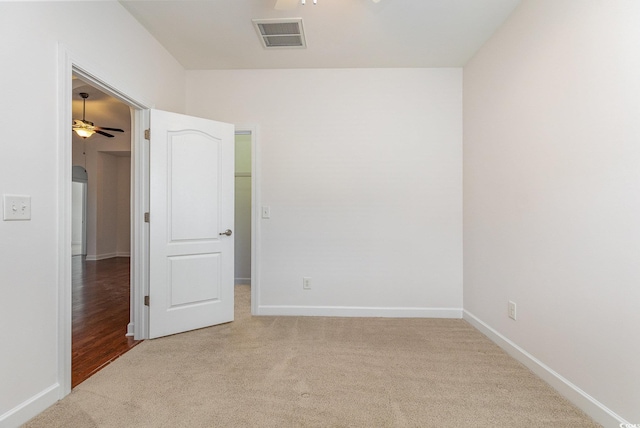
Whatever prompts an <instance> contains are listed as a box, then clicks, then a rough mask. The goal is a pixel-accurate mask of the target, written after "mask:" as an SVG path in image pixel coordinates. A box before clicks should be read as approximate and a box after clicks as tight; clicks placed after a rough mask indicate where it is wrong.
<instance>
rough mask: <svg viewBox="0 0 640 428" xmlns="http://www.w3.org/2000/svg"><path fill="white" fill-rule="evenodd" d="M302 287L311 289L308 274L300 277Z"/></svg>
mask: <svg viewBox="0 0 640 428" xmlns="http://www.w3.org/2000/svg"><path fill="white" fill-rule="evenodd" d="M302 288H303V289H305V290H311V278H309V277H308V276H305V277H304V278H302Z"/></svg>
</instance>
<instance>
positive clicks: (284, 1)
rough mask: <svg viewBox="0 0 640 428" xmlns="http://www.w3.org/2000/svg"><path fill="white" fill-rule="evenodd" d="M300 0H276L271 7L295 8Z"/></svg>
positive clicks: (276, 8) (279, 8) (277, 8)
mask: <svg viewBox="0 0 640 428" xmlns="http://www.w3.org/2000/svg"><path fill="white" fill-rule="evenodd" d="M299 3H300V0H276V5H275V6H274V7H273V8H274V9H275V10H291V9H295V8H296V7H297V6H298V4H299Z"/></svg>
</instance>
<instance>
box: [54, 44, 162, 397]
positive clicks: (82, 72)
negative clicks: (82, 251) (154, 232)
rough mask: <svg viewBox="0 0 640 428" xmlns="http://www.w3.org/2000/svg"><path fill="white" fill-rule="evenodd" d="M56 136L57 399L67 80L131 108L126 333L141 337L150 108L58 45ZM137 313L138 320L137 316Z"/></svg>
mask: <svg viewBox="0 0 640 428" xmlns="http://www.w3.org/2000/svg"><path fill="white" fill-rule="evenodd" d="M58 52H59V56H58V102H59V109H58V112H59V113H58V138H57V166H58V168H57V180H56V184H57V192H56V194H57V200H58V206H57V211H56V213H57V225H58V236H57V248H58V257H57V258H58V275H57V289H58V364H57V365H58V376H57V377H58V385H59V387H60V388H59V397H58V398H60V399H61V398H63V397H64V396H66V395H68V394H69V393H70V392H71V341H72V300H71V299H72V276H71V176H72V173H71V171H72V159H71V150H72V149H71V140H72V139H71V132H72V130H71V126H69V125H70V124H71V123H72V112H71V104H72V83H71V81H72V76H74V75H75V76H78V77H80V78H81V79H82V80H84V81H86V82H88V83H90V84H91V85H92V86H95V87H96V88H98V89H99V90H101V91H103V92H105V93H106V94H108V95H110V96H112V97H114V98H116V99H118V100H120V101H121V102H123V103H125V104H127V105H128V106H129V107H130V109H131V119H132V120H131V211H132V215H131V231H132V233H131V257H132V259H133V263H131V320H130V321H131V322H132V323H133V326H132V325H131V324H129V326H128V328H127V334H129V333H133V334H134V336H135V338H136V339H137V338H142V336H143V332H144V331H145V330H144V329H145V327H146V317H145V314H146V311H144V298H143V297H142V295H140V293H139V292H138V290H139V289H141V288H142V289H144V287H145V286H146V283H147V281H148V276H147V272H148V270H147V269H146V266H148V264H147V262H148V259H147V258H146V254H148V244H147V243H148V230H147V228H146V227H144V225H145V223H144V212H145V210H146V209H147V208H148V200H149V195H148V187H147V183H146V180H144V177H145V174H147V175H148V164H146V163H145V160H146V159H148V157H146V156H145V154H146V153H147V152H148V144H144V142H145V141H146V140H144V129H145V126H144V125H145V124H148V117H146V122H145V116H146V115H145V111H146V110H148V109H149V108H151V107H152V106H151V105H150V104H149V103H148V102H146V101H144V100H143V99H141V98H140V97H134V96H131V95H129V94H128V93H126V92H124V91H122V90H120V89H119V88H121V87H126V85H124V84H122V82H119V83H118V80H117V79H114V78H112V77H110V76H105V75H104V74H103V73H101V72H100V70H101V68H100V67H98V66H95V65H94V64H91V63H90V62H89V61H87V60H86V59H84V58H82V56H79V55H78V54H77V53H76V52H72V51H71V50H70V49H68V48H67V47H66V46H64V45H63V44H59V46H58ZM140 308H142V311H141V310H140ZM141 314H142V316H141Z"/></svg>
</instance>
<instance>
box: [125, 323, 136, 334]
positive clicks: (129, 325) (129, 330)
mask: <svg viewBox="0 0 640 428" xmlns="http://www.w3.org/2000/svg"><path fill="white" fill-rule="evenodd" d="M134 327H135V326H134V325H133V323H132V322H130V323H129V324H127V334H126V335H125V336H131V337H133V336H134V334H133V332H134V331H135V328H134Z"/></svg>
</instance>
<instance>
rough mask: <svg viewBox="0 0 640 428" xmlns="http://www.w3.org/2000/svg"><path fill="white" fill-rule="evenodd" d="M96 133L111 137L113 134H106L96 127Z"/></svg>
mask: <svg viewBox="0 0 640 428" xmlns="http://www.w3.org/2000/svg"><path fill="white" fill-rule="evenodd" d="M96 134H100V135H104V136H105V137H109V138H113V135H111V134H107V133H106V132H104V131H100V130H98V129H96Z"/></svg>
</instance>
